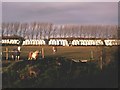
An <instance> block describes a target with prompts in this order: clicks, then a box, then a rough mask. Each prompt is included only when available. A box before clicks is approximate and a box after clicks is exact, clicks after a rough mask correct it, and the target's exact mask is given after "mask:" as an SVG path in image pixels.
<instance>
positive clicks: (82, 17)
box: [2, 2, 118, 24]
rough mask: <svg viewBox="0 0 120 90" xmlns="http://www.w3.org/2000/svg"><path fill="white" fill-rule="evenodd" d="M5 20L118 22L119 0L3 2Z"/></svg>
mask: <svg viewBox="0 0 120 90" xmlns="http://www.w3.org/2000/svg"><path fill="white" fill-rule="evenodd" d="M2 21H3V22H16V21H17V22H33V21H37V22H52V23H54V24H117V23H118V3H117V2H74V3H73V2H66V3H65V2H56V3H55V2H3V3H2Z"/></svg>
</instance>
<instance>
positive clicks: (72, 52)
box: [2, 46, 117, 60]
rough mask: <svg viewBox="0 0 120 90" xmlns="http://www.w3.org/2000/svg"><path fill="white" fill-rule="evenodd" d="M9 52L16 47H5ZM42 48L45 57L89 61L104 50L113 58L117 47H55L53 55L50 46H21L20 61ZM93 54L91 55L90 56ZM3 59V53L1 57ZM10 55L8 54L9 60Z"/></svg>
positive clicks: (3, 48)
mask: <svg viewBox="0 0 120 90" xmlns="http://www.w3.org/2000/svg"><path fill="white" fill-rule="evenodd" d="M5 48H6V47H5V46H4V47H2V51H5ZM7 48H8V49H9V51H12V50H13V49H14V48H17V46H7ZM42 48H44V54H45V57H65V58H69V59H78V60H81V59H90V58H91V57H92V56H93V57H94V59H96V60H98V59H99V57H100V54H101V50H102V49H104V51H105V54H106V56H107V57H110V58H114V56H113V55H114V53H115V52H116V51H117V47H106V46H105V47H102V46H100V47H96V46H73V47H72V46H70V47H63V46H58V47H57V53H56V54H53V52H52V46H22V47H21V56H20V57H21V59H27V58H28V53H29V52H30V51H35V50H41V49H42ZM92 53H93V54H92ZM2 56H3V57H5V53H3V55H2ZM10 57H11V53H9V58H10Z"/></svg>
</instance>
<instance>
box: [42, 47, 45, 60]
mask: <svg viewBox="0 0 120 90" xmlns="http://www.w3.org/2000/svg"><path fill="white" fill-rule="evenodd" d="M44 57H45V56H44V48H42V58H44Z"/></svg>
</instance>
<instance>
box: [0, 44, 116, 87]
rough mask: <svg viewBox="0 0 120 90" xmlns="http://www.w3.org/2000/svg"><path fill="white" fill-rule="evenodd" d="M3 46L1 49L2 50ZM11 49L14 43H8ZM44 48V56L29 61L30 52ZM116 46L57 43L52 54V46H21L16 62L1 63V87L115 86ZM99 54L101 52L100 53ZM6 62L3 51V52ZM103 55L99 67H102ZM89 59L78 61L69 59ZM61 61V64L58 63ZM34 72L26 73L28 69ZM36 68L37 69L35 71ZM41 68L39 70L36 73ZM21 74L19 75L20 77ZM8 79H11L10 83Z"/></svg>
mask: <svg viewBox="0 0 120 90" xmlns="http://www.w3.org/2000/svg"><path fill="white" fill-rule="evenodd" d="M5 48H6V47H5V46H4V47H2V51H5ZM7 48H8V49H9V50H10V51H12V50H13V48H17V46H7ZM42 48H44V54H45V58H44V59H42V58H41V54H40V58H39V59H38V60H37V61H28V60H27V58H28V53H29V52H30V51H35V50H40V51H41V49H42ZM117 50H118V48H117V47H115V46H113V47H106V46H97V47H96V46H70V47H63V46H57V53H56V54H53V52H52V46H22V47H21V56H20V59H21V60H23V61H19V62H14V61H13V62H8V63H3V64H2V65H3V87H4V88H21V87H23V88H35V87H36V88H49V87H54V88H56V87H59V88H62V87H66V88H69V87H74V88H76V87H79V88H91V87H93V88H94V87H98V88H99V87H108V88H115V87H118V84H117V80H118V78H117V68H118V67H117V63H116V62H117V60H118V54H117ZM101 53H102V55H101ZM2 58H3V61H5V60H6V59H5V53H3V55H2ZM101 58H102V68H100V67H101ZM73 59H74V60H85V59H86V60H89V61H90V62H87V63H81V62H78V63H76V62H73V61H72V60H73ZM8 61H12V60H11V53H9V60H8ZM59 63H61V64H59ZM31 67H32V68H33V71H35V73H37V77H36V76H34V75H33V76H30V75H29V69H30V68H31ZM36 70H37V71H36ZM39 70H40V72H39ZM21 75H22V76H21ZM11 81H13V82H12V83H11Z"/></svg>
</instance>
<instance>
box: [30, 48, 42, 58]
mask: <svg viewBox="0 0 120 90" xmlns="http://www.w3.org/2000/svg"><path fill="white" fill-rule="evenodd" d="M39 53H40V52H39V51H38V50H37V51H35V52H32V51H31V52H29V55H28V60H33V59H34V60H37V58H38V56H39Z"/></svg>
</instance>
